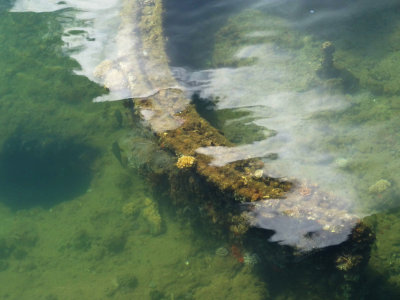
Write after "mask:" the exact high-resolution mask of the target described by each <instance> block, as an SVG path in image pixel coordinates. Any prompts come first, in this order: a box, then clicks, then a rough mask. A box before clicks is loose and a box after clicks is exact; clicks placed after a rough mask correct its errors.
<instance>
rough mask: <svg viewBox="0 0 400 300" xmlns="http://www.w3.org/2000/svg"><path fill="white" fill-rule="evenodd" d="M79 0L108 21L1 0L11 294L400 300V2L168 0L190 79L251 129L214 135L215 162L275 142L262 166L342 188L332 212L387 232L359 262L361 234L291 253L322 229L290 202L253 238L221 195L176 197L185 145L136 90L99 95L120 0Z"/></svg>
mask: <svg viewBox="0 0 400 300" xmlns="http://www.w3.org/2000/svg"><path fill="white" fill-rule="evenodd" d="M132 1H133V0H132ZM72 2H73V4H71V7H75V8H79V9H83V11H84V9H87V10H88V11H90V14H89V18H95V17H96V14H98V15H100V16H101V17H103V19H102V20H106V19H107V20H108V22H100V23H101V25H102V26H100V25H99V24H97V25H96V24H94V25H93V24H92V23H91V22H88V23H85V22H82V20H81V19H79V18H83V17H88V16H87V15H84V14H83V15H79V14H77V13H76V12H74V11H73V10H71V9H68V8H67V9H62V10H58V11H57V10H55V9H54V7H57V5H58V6H61V7H58V8H65V7H66V6H68V5H70V4H69V3H67V4H66V3H59V4H57V3H56V2H55V3H50V4H51V5H50V6H49V3H44V6H35V5H32V6H29V1H19V2H17V4H18V5H20V6H18V5H17V6H13V4H11V3H8V2H6V1H2V2H1V3H0V125H1V126H0V128H1V129H0V220H1V221H0V282H1V283H2V284H1V286H0V299H15V300H16V299H46V300H50V299H52V300H54V299H59V300H62V299H152V300H153V299H397V297H398V296H399V295H400V287H399V286H400V269H399V268H400V257H399V255H398V253H399V250H400V249H399V240H400V235H399V227H400V213H399V211H398V207H399V205H398V204H399V185H400V177H399V176H400V175H399V172H398V170H399V167H400V166H399V164H400V159H399V154H400V145H399V142H400V139H399V132H398V128H399V125H400V124H399V120H400V118H399V108H400V105H399V103H400V102H399V95H400V94H399V90H398V78H399V70H400V67H399V66H400V65H399V60H398V50H399V49H400V39H399V36H400V20H399V19H398V11H399V10H400V7H399V6H398V5H397V4H396V3H395V1H383V2H382V3H375V2H374V1H364V2H363V1H356V2H354V1H344V0H343V1H335V2H334V3H329V4H328V3H321V2H320V1H299V2H296V3H295V4H294V3H293V1H284V2H281V3H279V4H277V3H276V2H275V1H249V2H246V3H243V1H194V0H193V1H188V2H187V3H186V2H185V4H184V5H183V4H181V3H179V1H173V0H168V1H165V3H164V5H165V14H164V26H165V34H166V36H167V37H168V44H167V46H168V53H169V55H170V58H171V65H172V66H173V67H179V68H177V70H178V71H179V72H177V74H178V75H177V76H178V77H179V76H180V77H179V78H178V79H180V80H181V82H182V84H183V85H186V86H187V89H188V91H192V92H193V94H194V96H193V97H192V98H193V103H194V104H195V105H196V108H197V110H198V111H199V112H200V114H201V115H202V116H203V117H204V118H206V119H207V120H209V122H210V123H211V124H212V125H213V126H215V127H217V128H218V129H220V130H221V131H222V132H223V133H224V134H225V136H226V137H227V138H228V139H229V140H231V141H232V142H233V143H234V144H235V145H237V146H235V147H234V148H233V149H235V152H230V153H229V155H227V154H226V152H222V154H221V153H219V152H218V151H216V149H214V148H209V149H202V150H199V151H208V152H207V154H209V155H210V156H212V157H213V159H214V161H213V163H215V164H216V165H223V164H226V163H229V162H231V161H234V160H237V159H243V158H249V157H257V158H261V159H262V160H263V161H264V162H265V166H266V167H265V168H264V169H263V172H264V175H268V176H271V177H279V178H287V179H288V180H292V181H296V182H299V185H300V186H302V187H303V190H302V192H303V193H304V194H307V192H308V190H307V189H310V188H313V189H314V188H316V187H318V189H320V190H322V191H324V193H326V195H334V196H335V197H336V198H334V199H339V200H337V201H338V202H340V203H330V202H329V201H327V203H326V208H327V209H326V211H329V209H330V208H331V207H336V206H338V207H340V209H345V212H346V213H348V214H349V215H357V216H359V217H360V218H363V220H364V221H365V222H366V223H367V224H368V225H369V226H370V228H371V229H372V230H373V232H374V234H376V239H375V240H374V241H373V243H372V245H371V251H370V252H369V251H366V252H365V253H366V255H369V256H370V257H369V259H368V257H364V258H363V261H364V262H365V265H362V266H358V267H357V268H356V269H355V270H349V269H347V268H350V267H351V265H352V263H354V262H355V261H357V259H360V258H358V257H356V256H353V257H352V256H347V254H346V255H345V254H343V255H340V253H348V252H345V251H350V252H351V249H350V250H349V249H345V248H343V249H341V248H340V245H339V246H337V245H336V244H337V243H341V242H345V238H346V237H345V238H344V240H339V241H336V242H335V243H331V244H329V245H331V246H332V247H331V248H328V249H327V250H326V249H317V250H316V251H312V252H310V253H302V254H296V255H295V256H293V254H292V253H291V251H290V250H289V249H293V247H298V249H299V251H300V252H301V250H304V248H302V246H303V245H304V244H302V243H303V242H304V240H306V241H309V242H310V243H311V242H313V241H314V240H313V236H312V234H309V235H307V234H306V235H304V236H302V234H303V233H304V232H306V231H305V230H306V229H304V228H303V227H302V226H303V224H300V225H298V226H297V228H295V226H293V224H289V223H287V222H282V221H281V220H282V219H279V218H276V219H273V220H274V221H272V222H262V221H263V220H261V221H260V220H259V223H257V224H258V225H257V227H263V229H261V230H258V229H255V228H253V229H250V230H249V232H248V236H247V238H246V241H245V242H244V245H242V244H238V243H235V242H232V239H230V238H228V236H229V228H226V227H224V226H223V225H221V224H220V223H219V220H218V216H217V215H216V213H215V211H214V208H216V207H217V205H215V203H218V199H203V198H199V199H197V198H196V197H201V193H199V194H197V191H191V194H190V197H189V199H190V201H192V202H188V201H187V199H184V198H182V199H180V198H179V197H178V198H176V197H175V198H174V197H173V195H174V193H175V194H177V195H179V190H180V186H179V183H180V182H179V181H177V180H179V179H180V177H179V176H176V178H172V179H171V178H166V177H162V176H161V175H160V174H163V172H164V171H165V170H169V169H170V168H172V167H174V163H175V161H176V158H175V157H174V156H173V155H171V154H170V153H165V152H163V151H162V149H161V148H160V146H159V145H158V143H157V139H156V138H155V136H154V134H153V132H151V130H150V129H149V128H148V127H147V126H145V124H143V122H141V120H140V119H139V118H138V117H137V115H136V114H135V110H134V108H132V107H131V102H129V101H126V100H122V101H116V102H102V103H94V102H93V101H92V100H93V99H95V98H98V97H102V96H105V97H107V95H109V92H110V91H109V90H108V89H107V88H105V87H103V86H102V83H101V82H100V81H99V80H97V79H96V78H94V77H93V74H92V73H91V71H93V68H94V66H95V65H96V64H98V63H100V62H101V61H103V59H107V58H108V57H109V56H110V55H111V56H112V55H114V54H115V53H114V52H113V49H111V48H109V47H110V45H109V44H107V43H103V44H102V42H103V41H107V38H104V39H101V37H102V35H99V33H104V36H105V37H110V36H112V35H113V32H114V31H112V30H117V29H118V22H117V21H115V20H114V15H113V13H111V12H114V10H115V11H118V9H119V7H120V6H119V5H120V4H119V2H118V1H114V2H113V1H111V2H109V3H108V4H107V5H109V6H107V8H108V9H107V10H105V11H106V12H104V11H101V10H99V9H98V8H97V7H96V8H93V7H91V6H90V5H89V4H87V5H86V4H85V3H83V2H82V1H71V3H72ZM75 2H76V3H75ZM236 2H237V3H236ZM21 3H22V4H21ZM37 3H40V4H41V5H42V3H41V2H40V1H38V2H37ZM37 3H36V5H37ZM24 5H27V6H26V7H28V8H26V7H25V9H21V7H24ZM46 5H47V6H46ZM104 5H106V4H104ZM12 7H14V8H16V7H17V8H18V7H19V9H14V11H11V8H12ZM32 7H34V8H35V9H33V8H32ZM15 10H16V11H15ZM29 10H31V11H29ZM77 16H78V17H77ZM83 23H85V24H83ZM94 23H95V22H94ZM88 24H89V25H88ZM92 25H93V26H92ZM103 25H104V26H103ZM85 26H87V28H86V27H85ZM96 26H97V27H96ZM82 28H86V29H82ZM91 28H92V29H93V28H94V29H93V30H91ZM106 28H108V29H109V31H104V30H106ZM110 28H111V29H112V30H111V29H110ZM82 37H83V41H84V42H82ZM75 38H77V40H78V42H76V44H74V42H75V41H76V40H75ZM97 41H99V44H96V47H94V48H96V49H97V51H94V52H91V50H92V49H93V48H90V45H91V44H90V43H91V42H96V43H97ZM68 43H69V44H68ZM67 44H68V45H67ZM99 45H100V46H101V45H102V46H104V47H105V48H104V49H108V50H109V52H107V51H102V49H103V48H101V47H100V46H99ZM185 49H186V50H185ZM187 49H190V51H188V50H187ZM103 52H107V53H103ZM89 70H91V71H89ZM179 74H181V75H179ZM188 78H189V80H188ZM193 78H195V79H196V80H195V81H191V80H190V79H193ZM123 95H124V96H126V95H125V94H123ZM236 150H237V151H236ZM232 153H233V154H234V155H233V154H232ZM149 174H152V175H149ZM172 174H174V173H172ZM160 178H161V179H160ZM168 180H170V181H171V182H174V184H173V185H171V186H170V185H169V184H168V182H169V181H168ZM174 180H175V181H174ZM171 195H172V196H171ZM205 195H207V193H206V192H205ZM328 199H331V198H330V197H328ZM292 200H293V199H292V198H290V197H288V198H287V203H290V201H292ZM295 200H296V199H295ZM202 202H203V203H206V205H204V206H197V203H202ZM260 207H261V208H262V206H260ZM226 209H227V210H229V209H230V208H229V207H227V208H226ZM260 211H261V212H263V211H262V209H260ZM273 213H276V214H278V215H279V214H280V213H282V212H281V211H278V210H277V211H273ZM285 213H286V214H290V212H285ZM318 216H320V215H317V217H318ZM324 217H325V216H324ZM260 224H262V226H261V225H260ZM270 230H274V231H275V235H272V234H271V232H270ZM307 233H308V232H307ZM311 233H312V232H311ZM299 236H300V238H299ZM268 238H269V239H270V241H271V242H269V243H268V242H267V239H268ZM233 240H234V239H233ZM260 240H263V241H264V242H263V243H260ZM322 240H323V239H322ZM322 244H323V245H326V244H324V241H323V242H322ZM307 245H309V244H307ZM346 245H347V244H346ZM336 246H337V247H338V248H335V247H336ZM345 247H349V246H348V245H347V246H345ZM307 249H308V248H307ZM338 249H339V250H338ZM335 251H336V252H335ZM330 253H331V254H332V255H331V256H332V257H330V256H329V255H330ZM337 253H339V254H337ZM327 257H330V258H331V259H332V261H333V264H332V261H331V262H330V263H329V261H328V259H327Z"/></svg>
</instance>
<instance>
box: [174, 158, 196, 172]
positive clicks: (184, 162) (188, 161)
mask: <svg viewBox="0 0 400 300" xmlns="http://www.w3.org/2000/svg"><path fill="white" fill-rule="evenodd" d="M195 162H196V158H195V157H193V156H189V155H182V156H181V157H179V158H178V161H177V162H176V166H177V167H178V168H179V169H184V168H191V167H193V166H194V164H195Z"/></svg>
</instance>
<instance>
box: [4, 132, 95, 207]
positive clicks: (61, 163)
mask: <svg viewBox="0 0 400 300" xmlns="http://www.w3.org/2000/svg"><path fill="white" fill-rule="evenodd" d="M95 157H96V152H95V151H94V149H92V148H91V147H89V146H86V145H84V144H82V143H79V142H77V141H74V140H61V139H58V138H57V137H50V136H41V135H38V136H36V137H29V138H24V137H23V135H18V134H15V135H13V136H11V137H10V138H9V139H8V140H7V141H5V143H4V145H3V148H2V150H1V153H0V195H1V196H2V198H3V199H4V200H3V201H4V202H5V204H7V205H8V206H9V207H10V208H12V209H27V208H31V207H35V206H41V207H44V208H49V207H52V206H54V205H56V204H58V203H60V202H63V201H67V200H70V199H73V198H75V197H77V196H79V195H81V194H83V193H85V192H86V191H87V190H88V188H89V185H90V181H91V178H92V174H91V170H90V166H91V164H92V162H93V160H94V158H95Z"/></svg>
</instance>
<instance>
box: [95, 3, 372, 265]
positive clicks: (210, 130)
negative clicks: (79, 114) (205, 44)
mask: <svg viewBox="0 0 400 300" xmlns="http://www.w3.org/2000/svg"><path fill="white" fill-rule="evenodd" d="M123 3H124V4H123V8H122V10H121V11H122V12H123V13H122V14H121V23H120V27H119V33H118V35H117V36H116V38H115V40H116V44H117V45H118V55H117V57H116V59H115V60H112V61H111V60H106V61H103V62H102V63H100V64H99V65H98V67H97V68H96V69H95V72H94V74H95V76H96V78H97V81H99V82H100V83H102V84H103V85H105V86H106V87H107V88H108V89H109V91H110V95H124V98H126V99H129V100H125V102H124V106H125V108H126V115H127V116H129V117H130V118H132V122H137V121H138V119H141V120H143V121H144V123H145V124H147V126H148V127H149V128H151V130H152V132H154V134H155V138H156V141H157V143H158V147H159V149H160V151H163V152H165V153H167V154H168V155H170V156H172V157H174V160H175V164H174V165H172V166H170V167H167V168H163V169H161V171H160V169H157V170H154V169H153V170H152V169H151V168H148V167H147V168H143V170H142V171H143V172H144V173H146V175H147V176H148V177H149V178H150V182H151V183H153V184H154V185H155V186H160V185H164V186H165V182H168V184H167V187H166V188H167V189H168V190H169V193H170V196H171V197H172V199H173V201H174V203H175V205H176V210H177V212H178V214H179V213H180V214H181V215H182V216H184V215H186V214H190V218H192V219H197V218H202V219H203V222H208V223H209V224H211V225H212V226H214V227H216V228H220V229H221V231H220V234H222V235H223V233H222V232H223V231H222V229H229V232H230V233H229V234H228V237H227V238H228V239H231V240H232V241H233V242H234V243H235V244H238V245H242V246H243V247H245V243H246V240H248V239H249V237H248V235H249V231H252V232H254V230H256V231H257V232H256V233H255V234H253V236H257V241H258V242H257V244H258V245H259V246H256V247H258V248H260V249H259V250H258V252H260V251H261V252H262V251H268V250H266V249H268V247H270V246H268V245H275V246H277V247H282V246H279V245H284V249H285V251H282V253H285V254H283V256H284V257H285V258H284V259H283V260H289V261H290V260H293V259H295V260H298V259H299V258H301V257H303V254H305V253H313V252H315V251H317V250H320V249H335V250H334V251H331V250H328V251H326V252H327V253H328V254H327V256H328V257H330V258H329V259H330V260H331V261H332V265H333V266H334V267H336V269H339V270H341V271H351V270H356V269H358V267H360V266H362V265H365V262H367V261H368V258H369V246H370V244H371V241H372V240H373V235H372V233H371V230H370V229H369V228H368V226H366V225H365V224H363V222H362V221H361V220H360V219H359V218H358V217H357V216H356V215H354V214H352V213H351V212H350V209H349V207H347V205H346V204H345V203H346V202H345V201H342V199H340V197H338V196H335V195H333V194H332V193H329V192H324V191H323V190H322V189H321V188H320V187H319V186H318V184H316V183H312V182H307V181H302V180H301V178H299V179H295V178H282V177H279V178H273V177H271V176H268V175H267V174H268V167H267V166H265V165H264V162H263V161H262V160H261V159H258V158H254V157H253V158H248V159H243V157H246V154H245V153H243V151H246V149H245V148H234V147H233V146H234V145H233V144H232V143H231V142H230V141H228V139H227V138H226V137H225V136H224V135H223V133H221V132H220V131H219V130H217V129H216V128H214V127H213V126H211V125H210V123H209V122H207V121H206V120H205V119H203V118H202V117H201V116H200V115H199V113H198V112H197V111H196V108H195V106H194V105H193V104H192V103H191V100H190V95H188V93H187V92H186V91H185V88H184V87H183V86H181V85H180V84H179V83H178V81H177V80H176V79H175V78H174V72H173V70H172V69H171V68H170V66H169V63H168V57H167V54H166V51H165V38H164V36H163V23H162V1H161V0H138V1H131V0H125V1H124V2H123ZM126 40H131V41H133V42H132V43H130V44H128V45H127V44H126V43H125V41H126ZM325 48H326V47H325ZM325 48H324V47H322V51H323V55H322V56H323V61H322V64H321V68H324V66H325V70H322V71H323V73H324V74H325V75H326V74H328V73H329V72H330V71H332V68H333V66H332V62H331V61H327V60H331V59H332V54H331V53H330V55H324V54H326V52H327V51H326V49H325ZM327 68H329V69H327ZM319 72H321V70H319ZM326 77H329V76H326ZM103 100H105V99H102V98H99V99H97V101H103ZM127 139H129V137H128V138H127ZM132 145H133V142H127V141H119V142H118V145H117V147H116V149H118V152H119V153H118V156H124V155H125V156H126V157H128V156H130V155H131V154H130V152H132V151H133V148H134V146H132ZM238 151H242V153H241V154H240V155H238V153H237V152H238ZM156 155H158V154H156ZM215 155H220V156H222V157H224V158H225V159H226V163H224V164H216V163H214V162H213V157H214V156H215ZM126 157H125V160H129V159H128V158H126ZM150 159H151V158H150ZM216 230H217V231H218V229H216ZM268 238H269V241H270V242H276V243H270V242H267V240H268ZM250 239H251V240H253V237H251V238H250ZM268 243H269V244H268ZM267 244H268V245H267ZM253 246H254V244H253ZM275 246H274V247H275ZM286 246H288V247H286ZM329 246H332V247H329ZM282 249H283V248H282ZM288 252H289V253H291V255H289V256H290V258H289V259H288V255H287V253H288ZM266 256H270V254H268V253H267V254H266ZM275 256H276V254H275Z"/></svg>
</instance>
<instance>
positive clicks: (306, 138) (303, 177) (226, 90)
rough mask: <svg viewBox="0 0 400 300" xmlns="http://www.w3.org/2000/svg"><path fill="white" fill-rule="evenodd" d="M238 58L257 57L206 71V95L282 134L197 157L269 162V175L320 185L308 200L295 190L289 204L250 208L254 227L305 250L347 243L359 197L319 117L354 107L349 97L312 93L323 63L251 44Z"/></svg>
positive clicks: (221, 106)
mask: <svg viewBox="0 0 400 300" xmlns="http://www.w3.org/2000/svg"><path fill="white" fill-rule="evenodd" d="M237 57H241V58H244V57H255V58H257V60H256V62H255V63H254V64H253V65H250V66H244V67H239V68H236V69H234V68H221V69H216V70H207V71H204V72H205V73H206V74H207V76H205V77H206V78H207V80H204V81H203V84H202V86H201V87H200V88H201V96H202V97H205V98H207V97H218V102H217V108H218V109H229V108H232V109H244V110H246V111H249V112H251V113H252V117H254V118H255V120H254V123H256V124H257V125H259V126H263V127H265V128H266V129H268V130H269V131H272V132H275V133H276V134H275V135H273V136H270V137H268V138H267V139H265V140H262V141H258V142H254V143H252V144H247V145H240V146H236V147H203V148H199V149H197V152H198V153H202V154H206V155H209V156H211V157H212V161H211V164H212V165H215V166H223V165H225V164H228V163H231V162H234V161H237V160H244V159H248V158H254V157H258V158H263V160H264V162H265V167H264V174H267V175H269V176H272V177H280V178H282V177H285V178H289V179H290V180H294V181H297V182H299V185H300V186H301V185H304V184H305V182H311V183H312V184H317V185H318V187H314V188H313V193H312V194H311V195H301V193H299V188H295V189H294V190H293V192H291V193H289V194H288V195H287V196H286V198H285V199H279V200H277V199H275V200H273V199H272V200H270V199H269V200H265V201H261V202H258V203H256V204H254V205H250V206H249V207H250V208H249V216H250V220H251V222H252V224H253V225H254V226H257V227H262V228H267V229H271V230H274V231H275V235H274V236H273V237H272V240H273V241H279V242H280V243H282V244H285V245H292V246H296V247H297V248H299V249H301V250H305V251H306V250H311V249H313V248H319V247H326V246H329V245H334V244H338V243H341V242H343V241H344V240H346V239H347V236H348V235H349V233H350V232H351V229H352V226H353V225H354V223H355V220H357V217H356V216H354V215H352V214H351V213H350V210H351V209H353V207H352V206H353V201H354V200H355V198H354V195H352V194H353V191H352V190H351V189H350V187H349V186H348V184H347V178H345V177H344V176H343V175H342V173H339V172H338V168H337V166H336V165H335V163H334V161H335V157H334V155H333V154H331V153H327V152H325V151H324V150H322V149H321V147H320V140H321V139H322V138H324V137H326V136H327V135H328V136H329V135H334V134H335V132H334V130H333V129H332V128H331V127H330V126H329V125H328V124H327V123H326V122H325V121H324V119H323V118H322V119H321V118H316V115H318V114H321V113H324V112H332V111H341V110H343V109H345V108H347V107H348V104H347V102H346V101H345V99H344V96H343V95H340V94H329V93H328V92H324V91H323V90H322V89H317V88H309V86H310V84H309V83H310V82H312V81H313V80H315V66H314V67H313V66H312V65H310V64H309V63H308V62H307V61H302V60H301V58H298V57H296V56H294V55H292V54H290V53H286V52H284V51H282V50H279V49H277V48H276V47H274V46H273V45H272V44H262V45H261V44H259V45H252V46H246V47H243V48H242V49H241V50H240V51H239V52H238V53H237ZM199 73H201V72H199ZM197 76H199V75H197ZM199 77H200V76H199ZM346 188H347V189H346ZM330 190H333V191H335V195H334V194H331V193H329V192H328V191H330Z"/></svg>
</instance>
